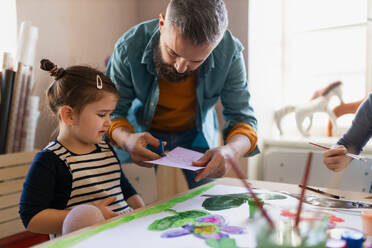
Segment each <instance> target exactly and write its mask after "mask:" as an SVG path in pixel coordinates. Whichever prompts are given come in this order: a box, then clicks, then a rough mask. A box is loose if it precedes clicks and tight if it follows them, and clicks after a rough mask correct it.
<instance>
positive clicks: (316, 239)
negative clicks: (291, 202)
mask: <svg viewBox="0 0 372 248" xmlns="http://www.w3.org/2000/svg"><path fill="white" fill-rule="evenodd" d="M305 215H306V219H308V220H309V221H301V222H300V223H299V224H298V227H297V228H296V227H295V222H294V220H293V219H290V218H289V219H288V218H287V219H281V220H279V221H275V224H274V228H271V227H270V226H269V225H267V223H266V222H263V221H262V222H261V223H259V225H258V230H257V232H256V245H257V247H265V248H290V247H296V248H318V247H319V248H320V247H325V245H326V242H327V233H326V230H327V228H328V222H329V220H328V216H327V215H323V216H321V217H320V216H315V215H316V213H312V212H307V211H304V212H303V213H302V214H301V217H302V216H305ZM309 216H311V217H309ZM310 220H311V221H310Z"/></svg>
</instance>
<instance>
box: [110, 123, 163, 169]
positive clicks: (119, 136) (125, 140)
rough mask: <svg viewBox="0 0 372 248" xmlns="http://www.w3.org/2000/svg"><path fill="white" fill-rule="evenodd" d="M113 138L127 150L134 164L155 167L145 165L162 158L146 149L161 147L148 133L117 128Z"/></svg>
mask: <svg viewBox="0 0 372 248" xmlns="http://www.w3.org/2000/svg"><path fill="white" fill-rule="evenodd" d="M112 138H113V139H114V141H115V142H116V143H117V144H118V145H119V146H120V147H121V148H123V149H125V150H126V151H127V152H128V153H129V155H130V157H131V158H132V160H133V162H134V163H136V164H138V165H140V166H144V167H153V166H154V165H152V164H148V163H144V162H143V161H150V160H155V159H159V158H161V157H160V156H159V155H158V154H156V153H154V152H152V151H150V150H149V149H146V145H151V146H154V147H159V146H160V142H159V140H158V139H156V138H155V137H154V136H152V135H151V134H150V133H148V132H144V133H131V132H128V131H127V130H125V129H124V128H121V127H119V128H116V129H114V131H113V132H112Z"/></svg>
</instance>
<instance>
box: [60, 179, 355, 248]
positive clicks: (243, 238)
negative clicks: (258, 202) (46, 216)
mask: <svg viewBox="0 0 372 248" xmlns="http://www.w3.org/2000/svg"><path fill="white" fill-rule="evenodd" d="M245 192H246V189H245V188H243V187H235V186H227V185H216V186H215V187H213V188H211V189H209V190H207V191H205V192H204V193H202V194H201V195H198V196H196V197H194V198H192V199H190V200H186V201H184V202H180V203H178V204H176V205H175V206H173V207H172V209H173V210H175V211H177V212H181V211H187V210H192V209H199V210H205V209H204V208H203V207H202V203H203V201H204V200H205V199H206V198H207V197H206V195H224V194H235V193H245ZM255 192H256V193H260V192H270V191H267V190H255ZM297 205H298V200H297V199H295V198H292V197H290V196H288V198H287V199H284V200H267V201H265V206H264V207H265V209H266V211H267V212H268V214H269V216H270V217H271V218H272V219H273V221H274V222H277V221H279V220H283V219H288V217H285V216H283V215H282V214H281V213H282V211H283V210H286V209H287V210H291V209H293V210H295V209H296V208H297ZM303 207H304V211H305V210H311V209H314V208H313V207H312V206H310V205H308V204H304V206H303ZM327 212H329V213H330V214H333V215H335V216H336V217H337V218H341V219H342V220H343V222H337V223H336V224H337V225H336V226H342V227H353V228H356V229H359V230H361V229H362V223H361V218H360V216H355V215H349V214H344V213H340V212H336V211H327ZM210 213H211V214H217V215H221V216H223V217H224V218H225V220H226V221H227V223H228V225H229V226H238V227H242V228H244V233H243V234H231V235H230V237H231V238H233V239H234V240H235V241H236V244H237V246H238V247H256V241H255V235H256V232H257V224H258V222H257V220H255V219H250V218H249V206H248V204H246V203H245V204H242V205H241V206H240V207H236V208H230V209H225V210H219V211H210ZM167 216H172V214H171V213H169V212H160V213H156V214H152V215H149V216H145V217H142V218H136V219H134V220H132V221H130V222H128V223H124V224H121V225H118V226H116V227H113V228H108V229H106V230H103V231H101V232H99V233H97V234H95V235H93V236H90V237H88V238H87V239H84V240H83V241H81V242H78V243H77V244H74V245H72V246H71V247H74V248H80V247H82V248H83V247H206V248H208V247H209V248H210V246H208V245H207V244H206V242H205V240H204V239H201V238H198V237H196V236H194V235H186V236H180V237H175V238H163V237H161V235H162V234H163V233H164V232H165V231H166V230H165V231H151V230H149V229H148V227H149V225H150V224H151V223H153V222H154V221H155V220H159V219H162V218H165V217H167ZM55 247H57V246H55ZM61 247H64V246H61ZM69 247H70V246H69Z"/></svg>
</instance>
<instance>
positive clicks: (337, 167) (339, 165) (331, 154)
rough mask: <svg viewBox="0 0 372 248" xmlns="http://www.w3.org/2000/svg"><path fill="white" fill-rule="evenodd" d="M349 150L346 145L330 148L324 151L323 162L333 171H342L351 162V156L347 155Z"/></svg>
mask: <svg viewBox="0 0 372 248" xmlns="http://www.w3.org/2000/svg"><path fill="white" fill-rule="evenodd" d="M347 152H348V151H347V149H346V148H345V147H344V146H337V147H336V148H333V149H329V150H327V151H325V152H324V153H323V163H324V164H325V165H326V166H327V168H328V169H330V170H331V171H334V172H340V171H342V170H344V169H345V168H346V167H347V165H348V164H349V163H350V160H351V158H350V157H349V156H346V155H345V154H346V153H347Z"/></svg>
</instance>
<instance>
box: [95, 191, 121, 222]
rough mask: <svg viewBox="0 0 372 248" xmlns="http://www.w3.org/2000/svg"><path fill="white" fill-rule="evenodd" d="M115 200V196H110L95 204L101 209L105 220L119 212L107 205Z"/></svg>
mask: <svg viewBox="0 0 372 248" xmlns="http://www.w3.org/2000/svg"><path fill="white" fill-rule="evenodd" d="M115 200H116V197H115V196H110V197H107V198H106V199H103V200H102V201H100V202H98V203H97V204H96V207H97V208H99V210H101V213H102V215H103V217H105V219H106V220H107V219H110V218H113V217H115V216H118V215H119V213H116V212H114V211H112V210H111V209H109V208H108V207H107V206H108V205H110V204H111V203H112V202H114V201H115Z"/></svg>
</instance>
